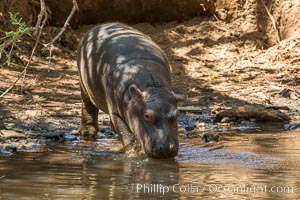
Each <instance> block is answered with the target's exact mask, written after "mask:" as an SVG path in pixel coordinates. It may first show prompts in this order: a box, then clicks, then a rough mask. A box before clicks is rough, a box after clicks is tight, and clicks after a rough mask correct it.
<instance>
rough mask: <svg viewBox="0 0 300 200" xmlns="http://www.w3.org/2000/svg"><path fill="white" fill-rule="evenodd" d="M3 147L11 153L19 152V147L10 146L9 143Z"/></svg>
mask: <svg viewBox="0 0 300 200" xmlns="http://www.w3.org/2000/svg"><path fill="white" fill-rule="evenodd" d="M2 147H3V148H4V150H6V151H10V152H12V151H16V150H17V147H16V146H15V145H13V144H9V143H5V144H3V145H2Z"/></svg>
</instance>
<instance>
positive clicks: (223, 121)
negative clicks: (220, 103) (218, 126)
mask: <svg viewBox="0 0 300 200" xmlns="http://www.w3.org/2000/svg"><path fill="white" fill-rule="evenodd" d="M229 122H230V118H229V117H223V118H222V119H221V123H229Z"/></svg>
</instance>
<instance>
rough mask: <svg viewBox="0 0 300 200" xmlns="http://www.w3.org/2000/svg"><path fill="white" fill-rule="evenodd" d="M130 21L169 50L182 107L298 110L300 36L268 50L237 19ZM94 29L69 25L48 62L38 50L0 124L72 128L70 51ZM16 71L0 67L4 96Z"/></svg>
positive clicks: (75, 110) (0, 113)
mask: <svg viewBox="0 0 300 200" xmlns="http://www.w3.org/2000/svg"><path fill="white" fill-rule="evenodd" d="M133 26H134V27H135V28H137V29H139V30H141V31H142V32H144V33H145V34H147V35H150V36H151V38H152V39H153V40H154V41H155V42H157V44H158V45H159V46H160V47H161V48H162V49H163V50H164V51H165V52H166V54H167V56H168V58H169V61H170V64H171V67H172V84H173V89H174V91H175V92H177V93H182V94H187V95H188V96H189V100H188V101H187V102H185V104H186V105H194V106H204V107H206V108H208V109H209V108H213V107H216V106H233V107H234V106H239V105H245V104H253V105H258V106H286V107H288V108H289V109H290V110H289V114H290V115H299V112H300V101H299V97H300V72H299V71H300V39H290V40H283V41H282V42H280V43H279V44H277V45H275V46H272V47H270V48H266V46H267V45H266V43H265V38H264V36H263V35H260V34H258V33H257V32H255V33H253V32H247V31H244V29H243V21H242V20H236V21H233V22H230V23H227V22H223V21H218V20H216V19H215V18H206V17H198V18H193V19H191V20H188V21H184V22H181V23H177V22H169V23H154V24H150V23H139V24H133ZM91 27H92V26H82V27H80V28H79V29H77V30H68V31H67V32H66V34H65V35H64V36H63V37H62V38H61V39H60V41H59V42H58V43H57V44H56V45H55V47H54V51H53V59H52V65H51V66H50V67H49V65H48V61H47V59H46V56H47V54H45V53H41V52H39V56H37V57H34V62H33V64H32V66H30V68H29V70H28V72H27V76H26V79H25V81H24V82H22V81H20V82H19V83H18V84H17V86H16V87H15V88H14V89H13V90H12V92H10V93H8V94H7V95H6V96H5V97H4V98H2V99H0V121H2V122H4V125H5V128H8V129H16V130H20V131H22V130H23V131H24V130H25V131H28V132H32V131H33V130H34V131H37V132H40V133H43V132H49V131H54V130H59V131H63V132H70V131H72V130H73V131H74V130H75V132H76V129H77V127H78V125H79V123H80V108H81V100H80V91H79V83H78V75H77V69H76V57H75V56H76V50H75V49H76V46H77V44H78V41H79V39H80V37H81V36H82V35H83V34H84V33H85V32H86V31H87V30H88V29H89V28H91ZM55 31H57V28H47V35H45V39H47V38H51V35H54V33H55ZM21 70H22V67H11V68H1V69H0V91H1V93H2V92H4V91H5V90H6V88H8V87H9V86H10V85H11V84H12V83H13V82H14V80H15V79H16V77H17V76H18V74H19V71H21ZM21 86H22V93H23V94H21ZM1 93H0V94H1ZM99 121H100V123H101V124H103V125H109V118H108V116H107V115H103V114H102V115H101V117H100V118H99ZM0 126H1V123H0ZM0 128H1V127H0Z"/></svg>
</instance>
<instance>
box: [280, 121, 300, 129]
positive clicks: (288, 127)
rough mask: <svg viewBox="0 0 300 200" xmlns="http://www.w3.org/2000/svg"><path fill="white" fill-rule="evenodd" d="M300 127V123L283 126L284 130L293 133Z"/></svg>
mask: <svg viewBox="0 0 300 200" xmlns="http://www.w3.org/2000/svg"><path fill="white" fill-rule="evenodd" d="M299 127H300V123H296V124H285V125H284V129H285V130H287V131H293V130H295V129H297V128H299Z"/></svg>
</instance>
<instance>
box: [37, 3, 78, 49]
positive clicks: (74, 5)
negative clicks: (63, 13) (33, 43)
mask: <svg viewBox="0 0 300 200" xmlns="http://www.w3.org/2000/svg"><path fill="white" fill-rule="evenodd" d="M76 10H79V8H78V4H77V1H76V0H73V8H72V10H71V12H70V14H69V16H68V18H67V20H66V22H65V24H64V26H63V27H62V28H61V29H60V32H59V33H58V34H57V35H56V36H55V37H54V38H53V39H52V40H51V41H50V42H49V43H48V44H46V45H45V47H44V48H43V50H46V49H49V47H50V46H51V45H52V44H53V43H54V42H55V41H56V40H57V39H58V38H59V37H60V36H61V35H62V34H63V32H64V31H65V30H66V28H67V26H68V25H69V22H70V20H71V18H72V16H73V15H74V13H75V11H76Z"/></svg>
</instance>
